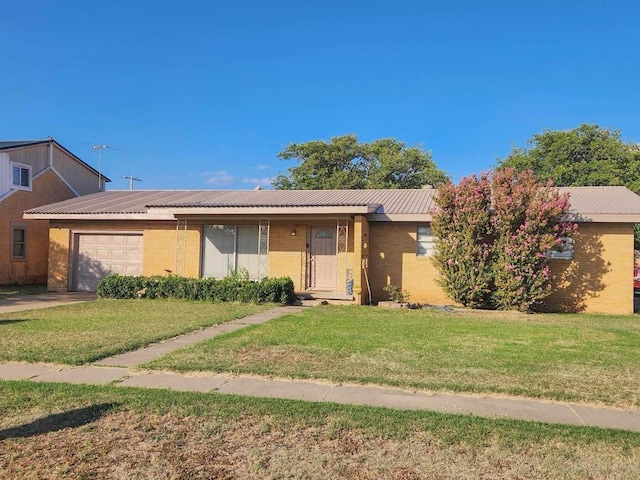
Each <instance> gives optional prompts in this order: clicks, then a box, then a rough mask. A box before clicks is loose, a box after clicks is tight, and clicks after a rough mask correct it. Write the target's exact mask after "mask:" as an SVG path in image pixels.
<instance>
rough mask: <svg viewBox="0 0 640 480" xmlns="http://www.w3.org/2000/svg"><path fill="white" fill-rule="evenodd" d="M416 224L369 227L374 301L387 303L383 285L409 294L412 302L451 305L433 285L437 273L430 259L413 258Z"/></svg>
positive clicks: (380, 224)
mask: <svg viewBox="0 0 640 480" xmlns="http://www.w3.org/2000/svg"><path fill="white" fill-rule="evenodd" d="M417 228H418V225H417V224H416V223H388V222H379V223H371V224H370V225H369V231H370V235H369V237H370V239H371V241H370V249H369V272H370V283H371V293H372V296H373V301H374V302H379V301H381V300H387V299H388V297H387V294H386V292H385V291H384V290H383V288H384V287H385V286H386V285H398V286H400V287H401V288H402V290H406V291H407V292H409V295H410V297H409V300H410V301H412V302H419V303H429V304H436V305H440V304H451V303H452V302H451V300H450V299H449V298H448V297H447V296H446V295H445V294H444V292H443V291H442V289H441V288H440V286H439V285H438V284H437V283H436V280H435V279H436V278H437V275H438V273H437V271H436V269H435V267H434V266H433V263H432V262H431V258H430V257H418V256H417V255H416V248H417V246H416V241H417Z"/></svg>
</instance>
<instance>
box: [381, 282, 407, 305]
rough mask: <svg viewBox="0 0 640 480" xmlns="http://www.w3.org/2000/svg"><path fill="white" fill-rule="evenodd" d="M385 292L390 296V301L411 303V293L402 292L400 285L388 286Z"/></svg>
mask: <svg viewBox="0 0 640 480" xmlns="http://www.w3.org/2000/svg"><path fill="white" fill-rule="evenodd" d="M383 290H384V291H385V292H386V293H387V295H389V301H390V302H395V303H404V302H407V301H409V292H407V291H406V290H402V289H401V288H400V287H399V286H398V285H387V286H386V287H384V288H383Z"/></svg>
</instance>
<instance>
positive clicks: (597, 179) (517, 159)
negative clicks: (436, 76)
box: [498, 124, 640, 193]
mask: <svg viewBox="0 0 640 480" xmlns="http://www.w3.org/2000/svg"><path fill="white" fill-rule="evenodd" d="M507 167H512V168H515V169H516V170H517V171H523V170H533V172H534V173H535V174H536V176H537V177H538V178H539V179H540V180H542V181H545V180H547V179H551V180H553V183H554V184H555V185H557V186H560V187H566V186H584V185H624V186H626V187H628V188H629V189H631V190H633V191H634V192H636V193H640V149H639V148H638V144H636V143H633V142H629V143H627V142H625V141H623V140H622V138H621V136H620V132H619V131H618V130H611V129H608V128H601V127H599V126H598V125H589V124H583V125H580V126H579V127H578V128H575V129H573V130H559V131H552V130H545V131H544V132H542V133H538V134H535V135H533V138H531V139H530V140H529V141H528V142H527V147H513V149H512V150H511V153H510V154H509V155H508V156H507V157H506V158H504V159H499V160H498V169H503V168H507Z"/></svg>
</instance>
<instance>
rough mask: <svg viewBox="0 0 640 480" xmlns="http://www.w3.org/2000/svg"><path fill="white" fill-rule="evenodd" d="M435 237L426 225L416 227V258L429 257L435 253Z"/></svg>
mask: <svg viewBox="0 0 640 480" xmlns="http://www.w3.org/2000/svg"><path fill="white" fill-rule="evenodd" d="M435 248H436V244H435V237H434V236H433V232H432V231H431V227H429V226H427V225H418V235H417V251H416V255H417V256H418V257H430V256H431V255H433V252H434V251H435Z"/></svg>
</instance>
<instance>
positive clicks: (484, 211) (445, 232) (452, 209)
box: [431, 175, 494, 308]
mask: <svg viewBox="0 0 640 480" xmlns="http://www.w3.org/2000/svg"><path fill="white" fill-rule="evenodd" d="M437 203H438V207H439V208H438V211H437V212H436V214H435V215H434V216H433V221H432V222H431V228H432V229H433V234H434V236H435V237H436V250H435V253H434V255H433V262H434V265H435V266H436V268H437V269H438V271H439V272H440V281H439V284H440V286H441V287H442V289H443V290H444V291H445V293H446V294H447V295H449V297H450V298H451V299H452V300H454V301H456V302H459V303H461V304H462V305H464V306H465V307H471V308H482V307H488V306H490V305H491V292H492V291H493V264H492V261H493V242H494V235H493V226H492V224H491V215H490V210H491V185H490V183H489V179H488V177H487V176H486V175H482V176H480V178H478V177H476V176H475V175H472V176H470V177H465V178H463V179H462V180H461V181H460V183H459V184H458V185H457V186H455V185H454V184H453V183H451V182H446V183H444V184H442V185H441V186H440V188H439V189H438V198H437Z"/></svg>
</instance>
